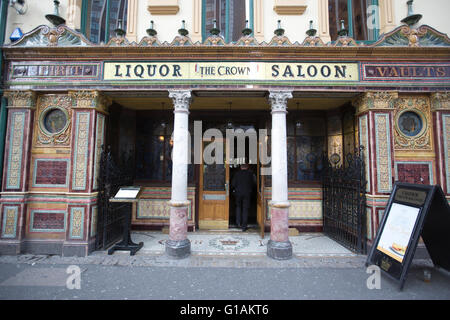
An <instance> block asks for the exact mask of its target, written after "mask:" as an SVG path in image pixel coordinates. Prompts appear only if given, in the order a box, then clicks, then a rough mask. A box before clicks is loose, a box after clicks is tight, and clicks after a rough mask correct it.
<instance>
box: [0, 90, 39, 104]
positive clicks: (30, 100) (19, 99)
mask: <svg viewBox="0 0 450 320" xmlns="http://www.w3.org/2000/svg"><path fill="white" fill-rule="evenodd" d="M3 96H5V97H6V98H8V108H26V109H34V108H35V107H36V100H37V94H36V92H34V91H31V90H27V91H5V92H4V93H3Z"/></svg>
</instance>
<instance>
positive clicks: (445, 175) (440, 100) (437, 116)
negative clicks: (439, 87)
mask: <svg viewBox="0 0 450 320" xmlns="http://www.w3.org/2000/svg"><path fill="white" fill-rule="evenodd" d="M431 111H432V114H433V127H434V130H435V131H434V134H435V145H436V146H435V148H436V183H437V184H440V185H441V187H442V190H443V191H444V192H445V194H446V195H449V194H450V92H436V93H433V94H432V95H431Z"/></svg>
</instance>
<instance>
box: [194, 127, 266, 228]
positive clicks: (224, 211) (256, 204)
mask: <svg viewBox="0 0 450 320" xmlns="http://www.w3.org/2000/svg"><path fill="white" fill-rule="evenodd" d="M229 129H230V128H229ZM238 129H242V132H248V131H247V130H249V129H253V130H254V132H255V139H254V140H253V139H250V138H248V137H246V138H244V140H243V141H244V143H245V149H244V150H245V151H244V153H242V152H241V153H239V152H238V147H239V143H242V142H239V141H238V140H239V138H237V137H236V136H233V137H231V138H230V139H233V140H232V141H231V140H227V139H226V138H222V139H217V138H216V139H213V140H211V141H203V143H202V157H201V159H202V164H201V165H200V170H199V175H200V177H199V178H200V179H199V215H198V217H199V220H198V223H199V229H209V230H214V229H215V230H217V229H218V230H225V229H229V228H236V227H237V225H236V199H235V195H234V193H233V190H232V188H231V182H232V181H233V177H234V175H235V174H236V172H238V171H239V170H240V165H241V164H244V163H247V164H249V170H250V171H251V172H252V173H253V174H254V176H255V185H254V188H253V190H252V194H251V202H250V209H249V212H248V222H247V226H248V227H250V228H252V227H257V228H259V231H260V233H261V235H263V234H264V218H263V215H264V212H265V210H264V208H263V206H264V201H263V198H262V195H263V194H264V192H263V188H264V183H261V177H260V167H259V161H258V154H259V144H258V141H257V128H256V127H255V126H253V125H249V126H243V125H241V126H236V127H233V130H234V133H235V134H236V133H237V130H238ZM251 144H254V145H251ZM252 148H253V151H252ZM232 150H233V151H234V152H231V151H232ZM211 157H212V158H213V159H208V158H211ZM219 159H223V162H220V163H218V162H217V161H211V160H219Z"/></svg>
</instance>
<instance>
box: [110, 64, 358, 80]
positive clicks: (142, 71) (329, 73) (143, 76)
mask: <svg viewBox="0 0 450 320" xmlns="http://www.w3.org/2000/svg"><path fill="white" fill-rule="evenodd" d="M103 79H104V80H107V81H158V82H161V81H163V82H164V81H188V82H189V83H192V82H195V81H209V82H216V81H220V82H235V81H245V82H249V81H250V82H270V81H289V82H302V81H308V82H311V81H312V82H358V81H359V65H358V63H331V62H330V63H328V62H327V63H316V62H311V63H307V62H299V63H295V62H292V63H286V62H105V64H104V76H103Z"/></svg>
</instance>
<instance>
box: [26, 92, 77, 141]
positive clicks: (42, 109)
mask: <svg viewBox="0 0 450 320" xmlns="http://www.w3.org/2000/svg"><path fill="white" fill-rule="evenodd" d="M70 103H71V101H70V98H69V97H68V96H67V95H48V96H42V97H40V98H39V102H38V111H37V113H38V115H37V116H38V119H39V120H38V121H37V124H36V129H35V132H36V134H35V142H34V146H36V147H49V146H70V136H71V130H70V129H71V118H72V115H71V109H70Z"/></svg>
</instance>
